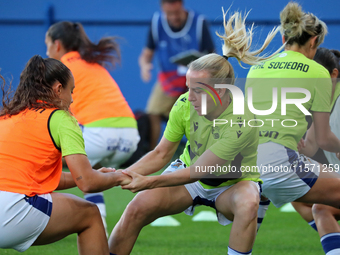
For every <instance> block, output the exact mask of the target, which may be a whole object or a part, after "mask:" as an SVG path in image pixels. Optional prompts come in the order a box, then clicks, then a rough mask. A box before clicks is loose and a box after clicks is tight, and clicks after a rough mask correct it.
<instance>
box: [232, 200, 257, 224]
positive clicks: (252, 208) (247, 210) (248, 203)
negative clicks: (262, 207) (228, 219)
mask: <svg viewBox="0 0 340 255" xmlns="http://www.w3.org/2000/svg"><path fill="white" fill-rule="evenodd" d="M259 202H260V199H259V197H258V195H257V196H256V195H250V196H246V197H244V198H242V199H240V200H238V201H235V212H236V215H235V216H240V217H242V219H244V220H248V221H252V220H254V219H256V218H257V211H258V209H259Z"/></svg>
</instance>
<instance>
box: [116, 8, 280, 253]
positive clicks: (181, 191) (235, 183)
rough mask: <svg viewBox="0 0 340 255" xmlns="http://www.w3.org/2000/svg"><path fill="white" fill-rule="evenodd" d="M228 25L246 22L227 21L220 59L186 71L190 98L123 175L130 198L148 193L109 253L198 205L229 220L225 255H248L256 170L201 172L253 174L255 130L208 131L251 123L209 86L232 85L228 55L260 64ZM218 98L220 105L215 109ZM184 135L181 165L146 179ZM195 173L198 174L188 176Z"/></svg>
mask: <svg viewBox="0 0 340 255" xmlns="http://www.w3.org/2000/svg"><path fill="white" fill-rule="evenodd" d="M233 22H235V27H242V28H244V26H245V20H244V19H242V18H241V16H240V14H239V13H235V14H234V15H233V16H231V18H230V19H229V21H228V22H227V24H225V26H224V27H225V33H226V34H225V35H223V36H220V37H221V39H223V40H224V46H223V53H224V56H220V55H217V54H208V55H206V56H203V57H201V58H199V59H198V60H196V61H194V62H192V63H191V64H190V65H189V70H188V72H187V75H186V78H187V85H188V87H189V92H188V93H186V94H183V95H182V96H181V97H180V98H179V99H178V100H177V102H176V103H175V105H174V106H173V108H172V110H171V113H170V118H169V121H168V124H167V127H166V130H165V132H164V136H163V138H162V140H161V141H160V143H159V144H158V146H157V147H156V148H155V149H154V150H153V151H151V152H150V153H149V154H147V155H146V156H145V157H144V158H142V159H141V160H140V161H138V162H137V163H136V164H134V165H132V166H131V167H129V168H128V169H126V170H124V172H125V173H127V174H129V175H131V176H132V177H133V181H132V183H131V185H128V186H124V188H128V189H131V190H132V191H134V192H135V191H139V190H144V189H150V190H146V191H143V192H140V193H139V194H138V195H137V196H136V197H135V198H134V199H133V201H132V202H131V203H130V204H129V205H128V207H127V208H126V210H125V211H124V214H123V215H122V217H121V219H120V221H119V222H118V223H117V225H116V226H115V228H114V230H113V232H112V234H111V237H110V241H109V243H110V251H111V252H112V253H115V254H119V255H123V254H129V253H130V252H131V250H132V248H133V245H134V243H135V241H136V239H137V237H138V234H139V232H140V230H141V229H142V228H143V227H144V226H145V225H147V224H149V223H150V222H152V221H153V220H155V219H157V218H158V217H161V216H164V215H169V214H175V213H179V212H182V211H185V212H186V213H187V214H189V215H192V214H193V213H194V208H195V206H197V205H207V206H211V207H213V208H215V209H216V211H217V215H218V220H219V222H220V223H221V224H222V225H227V224H228V223H230V222H231V221H233V227H232V229H231V234H230V240H229V248H228V254H251V251H252V246H253V243H254V239H255V235H256V223H257V219H256V218H257V213H256V211H257V208H258V203H259V191H260V186H259V183H261V180H260V179H259V173H258V172H257V170H256V169H255V170H253V171H248V172H245V171H244V172H238V173H232V174H230V173H228V174H225V173H222V176H219V178H216V176H214V175H212V176H210V175H207V173H206V172H202V171H201V172H200V171H199V169H206V168H207V167H211V166H222V167H223V166H225V167H228V166H229V165H232V166H234V167H236V166H237V167H236V168H238V169H241V167H246V166H249V167H250V168H249V169H252V168H251V166H254V165H256V155H257V153H256V149H257V146H258V128H256V127H251V126H244V125H238V124H236V125H235V124H234V125H232V126H231V125H230V123H231V122H229V124H226V125H220V126H219V127H218V128H217V127H214V126H213V121H214V119H228V120H232V121H233V123H236V122H239V121H242V119H254V116H253V114H251V113H250V112H249V111H248V110H245V114H244V115H234V114H233V104H234V102H233V98H232V97H231V94H230V93H229V90H227V89H225V88H216V90H215V88H214V86H215V84H216V83H221V82H222V83H228V84H233V82H234V71H233V68H232V66H231V64H230V63H229V61H228V57H236V58H237V59H238V60H240V61H243V62H244V63H248V64H256V63H259V62H260V61H261V60H263V58H261V57H256V56H255V53H252V52H248V44H249V41H250V40H251V38H250V37H249V35H248V34H246V30H245V29H238V30H236V29H235V30H234V28H233V26H232V24H233ZM276 32H277V30H276V31H275V32H273V33H271V34H270V35H269V36H268V38H267V40H266V42H265V44H264V45H263V46H262V48H261V49H260V50H258V51H257V53H260V52H262V51H263V50H264V49H265V48H266V46H267V45H268V43H269V42H270V41H271V39H272V38H273V37H274V35H275V34H276ZM231 34H233V35H232V36H230V37H228V36H229V35H231ZM240 45H243V47H240ZM206 91H210V92H212V93H215V92H216V94H214V99H212V98H211V97H210V96H207V93H206ZM210 92H209V93H210ZM209 93H208V94H209ZM203 95H204V96H203ZM202 98H206V102H207V103H206V115H203V114H202V109H203V108H205V107H204V106H202ZM215 99H216V101H217V102H218V103H216V104H215V102H214V100H215ZM219 99H220V100H221V101H220V102H219ZM203 101H204V100H203ZM203 105H204V103H203ZM202 115H203V116H202ZM183 135H185V136H186V137H187V138H188V140H189V142H188V143H187V145H186V148H185V150H184V152H183V154H182V155H181V156H180V159H178V160H176V161H175V162H173V163H172V164H171V165H170V166H169V167H168V168H167V169H166V170H165V171H164V173H163V174H162V175H159V176H148V177H146V176H145V175H148V174H151V173H154V172H156V171H158V170H159V169H161V168H162V167H164V166H165V165H166V164H167V163H168V162H169V160H170V159H171V158H172V156H173V154H174V152H175V151H176V149H177V147H178V144H179V143H180V140H181V139H182V136H183ZM189 166H190V167H189ZM190 168H191V171H190ZM195 169H197V171H196V175H195V176H191V175H190V174H191V173H193V172H194V171H195ZM223 174H224V175H223ZM209 177H215V178H209ZM229 178H230V179H229ZM173 186H177V187H173ZM154 188H157V189H154Z"/></svg>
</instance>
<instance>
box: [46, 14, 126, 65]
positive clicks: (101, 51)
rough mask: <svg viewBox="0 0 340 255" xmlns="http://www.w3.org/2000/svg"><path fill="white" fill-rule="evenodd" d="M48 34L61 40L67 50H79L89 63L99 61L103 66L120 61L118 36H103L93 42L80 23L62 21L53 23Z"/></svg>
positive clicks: (53, 39) (54, 38)
mask: <svg viewBox="0 0 340 255" xmlns="http://www.w3.org/2000/svg"><path fill="white" fill-rule="evenodd" d="M47 36H49V37H50V38H51V39H52V42H54V41H55V40H60V41H61V43H62V45H63V46H64V48H65V50H66V51H67V52H69V51H78V52H79V54H80V56H81V58H82V59H84V60H85V61H86V62H88V63H98V64H100V65H101V66H105V64H108V63H109V64H111V65H112V66H115V65H116V64H117V63H120V50H119V45H118V43H117V41H116V40H117V37H103V38H102V39H100V40H99V42H98V44H95V43H93V42H92V41H91V40H90V39H89V38H88V36H87V35H86V33H85V30H84V27H83V26H82V24H80V23H78V22H77V23H73V22H69V21H61V22H58V23H55V24H53V25H52V26H50V28H49V29H48V31H47Z"/></svg>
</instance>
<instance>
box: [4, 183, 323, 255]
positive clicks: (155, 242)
mask: <svg viewBox="0 0 340 255" xmlns="http://www.w3.org/2000/svg"><path fill="white" fill-rule="evenodd" d="M66 192H68V193H73V194H76V195H79V196H80V197H82V193H81V192H80V190H79V189H78V188H73V189H70V190H67V191H66ZM104 196H105V201H106V204H107V213H108V217H107V223H108V229H109V231H111V230H112V228H113V227H114V225H115V224H116V222H117V221H118V220H119V218H120V215H121V214H122V213H123V211H124V208H125V207H126V205H127V204H128V202H129V201H130V200H131V199H132V198H133V196H134V194H133V193H131V192H130V191H127V190H122V189H121V188H119V187H115V188H112V189H111V190H108V191H105V192H104ZM201 210H211V209H210V208H207V207H203V206H201V207H199V208H198V210H196V212H195V214H197V212H199V211H201ZM174 218H175V219H177V220H178V221H179V222H180V223H181V226H178V227H152V226H146V227H145V228H144V229H143V230H142V232H141V234H140V236H139V238H138V239H137V242H136V245H135V247H134V249H133V251H132V254H135V255H143V254H145V255H153V254H154V255H156V254H157V255H170V254H171V255H172V254H174V255H175V254H176V255H181V254H183V255H184V254H185V255H188V254H195V255H198V254H202V255H203V254H204V255H207V254H208V255H209V254H212V255H219V254H227V247H228V238H229V232H230V228H231V225H229V226H226V227H223V226H221V225H219V224H218V223H217V222H193V221H192V217H190V216H187V215H185V214H184V213H181V214H177V215H174ZM0 254H1V255H3V254H6V255H17V254H25V255H41V254H44V255H71V254H72V255H74V254H78V253H77V243H76V235H71V236H68V237H67V238H65V239H63V240H61V241H59V242H56V243H53V244H50V245H45V246H35V247H31V248H29V249H28V250H27V251H26V252H24V253H19V252H16V251H14V250H2V249H1V250H0ZM252 254H261V255H262V254H269V255H281V254H282V255H287V254H289V255H302V254H309V255H314V254H315V255H319V254H324V253H323V251H322V247H321V244H320V240H319V237H318V234H317V233H316V231H314V230H313V229H312V228H311V227H310V226H309V225H308V224H307V223H306V222H304V221H303V220H302V218H301V217H300V216H299V215H298V214H297V213H283V212H280V211H279V209H277V208H275V207H274V206H272V205H271V206H270V207H269V210H268V211H267V215H266V217H265V219H264V221H263V224H262V226H261V229H260V231H259V233H258V235H257V238H256V241H255V245H254V248H253V253H252Z"/></svg>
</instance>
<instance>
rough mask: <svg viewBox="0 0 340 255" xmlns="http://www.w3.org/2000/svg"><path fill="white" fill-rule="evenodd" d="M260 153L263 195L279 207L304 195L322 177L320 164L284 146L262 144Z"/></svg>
mask: <svg viewBox="0 0 340 255" xmlns="http://www.w3.org/2000/svg"><path fill="white" fill-rule="evenodd" d="M257 151H258V154H257V165H258V167H259V171H260V174H261V179H262V180H263V184H262V194H263V195H264V196H265V197H267V198H269V199H270V200H271V201H272V202H273V204H274V205H275V206H276V207H280V206H282V205H284V204H286V203H289V202H292V201H295V200H296V199H298V198H300V197H302V196H303V195H305V194H306V193H307V192H308V191H309V190H310V189H311V188H312V187H313V185H314V183H315V182H316V180H317V179H318V177H319V167H318V166H319V163H317V162H316V161H315V160H312V159H310V158H308V157H306V156H304V155H300V154H299V153H298V152H296V151H294V150H292V149H289V148H287V147H285V146H283V145H281V144H278V143H273V142H267V143H264V144H260V145H259V147H258V150H257Z"/></svg>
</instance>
